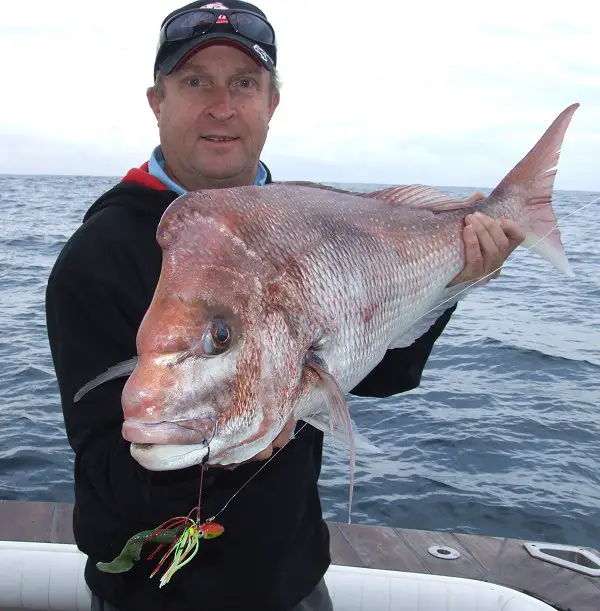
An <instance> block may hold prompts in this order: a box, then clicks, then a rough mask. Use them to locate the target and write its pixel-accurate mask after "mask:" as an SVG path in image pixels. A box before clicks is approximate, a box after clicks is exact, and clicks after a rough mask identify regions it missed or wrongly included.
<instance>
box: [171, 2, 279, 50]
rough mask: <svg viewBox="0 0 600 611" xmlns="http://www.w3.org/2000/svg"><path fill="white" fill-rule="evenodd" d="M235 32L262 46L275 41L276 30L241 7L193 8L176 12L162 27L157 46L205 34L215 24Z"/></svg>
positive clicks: (258, 16)
mask: <svg viewBox="0 0 600 611" xmlns="http://www.w3.org/2000/svg"><path fill="white" fill-rule="evenodd" d="M227 24H229V26H230V27H231V29H233V30H234V31H235V32H236V33H237V34H239V35H240V36H243V37H244V38H249V39H250V40H252V41H254V42H259V43H262V44H265V45H274V44H275V31H274V30H273V27H272V26H271V24H270V23H269V22H268V21H267V20H266V19H263V18H262V17H261V16H260V15H257V14H256V13H252V12H250V11H244V10H229V9H227V10H225V9H223V10H221V9H201V8H200V9H195V10H192V11H187V12H185V13H180V14H179V15H175V16H174V17H173V18H172V19H170V20H169V21H168V22H167V23H165V25H164V26H163V27H162V29H161V31H160V37H159V46H162V45H163V44H165V43H169V42H177V41H181V40H188V39H190V38H194V37H196V36H203V35H205V34H208V32H210V31H211V30H212V29H213V28H214V27H215V26H217V25H219V26H221V25H227Z"/></svg>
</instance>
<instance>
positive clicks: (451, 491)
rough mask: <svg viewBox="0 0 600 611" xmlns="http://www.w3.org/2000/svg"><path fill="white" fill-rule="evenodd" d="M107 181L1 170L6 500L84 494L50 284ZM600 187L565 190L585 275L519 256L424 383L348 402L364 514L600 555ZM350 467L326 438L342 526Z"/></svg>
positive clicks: (477, 298) (326, 489) (335, 516)
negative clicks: (356, 434) (53, 340)
mask: <svg viewBox="0 0 600 611" xmlns="http://www.w3.org/2000/svg"><path fill="white" fill-rule="evenodd" d="M112 184H114V179H110V178H91V177H64V176H0V210H1V215H2V233H1V235H0V329H1V333H0V498H2V499H23V500H39V501H68V502H69V501H72V500H73V493H72V465H73V457H72V453H71V450H70V448H69V446H68V443H67V440H66V436H65V433H64V429H63V423H62V416H61V410H60V405H59V398H58V391H57V385H56V381H55V378H54V371H53V367H52V361H51V358H50V352H49V348H48V343H47V338H46V330H45V318H44V290H45V285H46V280H47V277H48V274H49V271H50V268H51V266H52V265H53V263H54V260H55V258H56V256H57V255H58V253H59V251H60V249H61V248H62V245H63V244H64V243H65V241H66V239H67V238H68V237H69V236H70V234H71V233H72V232H73V231H74V230H75V229H76V228H77V226H78V225H79V223H80V222H81V219H82V217H83V214H84V212H85V210H86V209H87V208H88V206H89V205H90V204H91V203H92V202H93V200H94V199H95V198H96V197H97V196H98V195H99V194H100V193H102V192H103V191H104V190H105V189H107V188H109V187H110V186H112ZM346 186H348V185H346ZM353 187H354V188H356V189H367V188H368V187H369V186H367V185H354V186H353ZM444 190H445V191H448V192H449V193H454V194H456V195H461V196H464V195H466V194H467V193H469V192H471V191H472V190H469V189H444ZM597 197H599V194H596V193H586V192H573V191H571V192H557V193H556V196H555V210H556V213H557V216H558V218H559V225H560V227H561V230H562V235H563V241H564V243H565V245H566V250H567V253H568V255H569V258H570V261H571V263H572V266H573V269H574V271H575V273H576V277H575V278H574V279H569V278H566V277H564V276H562V275H561V274H560V273H559V272H557V271H555V270H554V269H553V268H552V267H551V266H550V265H549V264H548V263H547V262H545V261H543V260H541V259H540V258H538V257H537V256H536V255H534V254H532V253H530V252H527V251H525V250H519V251H517V252H515V253H514V254H513V256H512V258H511V260H510V262H509V263H508V264H507V265H506V266H505V269H504V271H503V273H502V275H501V276H500V278H498V279H497V280H495V281H493V282H492V283H490V284H489V285H488V286H487V287H485V288H484V289H482V290H480V291H478V292H475V293H474V294H472V295H470V296H469V297H468V298H467V299H466V300H465V301H463V302H462V303H461V304H460V305H459V308H458V311H457V312H456V313H455V315H454V316H453V318H452V321H451V323H450V324H449V326H448V327H447V329H446V331H445V333H444V334H443V335H442V337H441V338H440V340H439V342H438V343H437V345H436V347H435V349H434V351H433V354H432V356H431V358H430V360H429V362H428V365H427V367H426V370H425V372H424V375H423V379H422V383H421V386H420V387H419V388H418V389H415V390H414V391H411V392H409V393H405V394H402V395H398V396H395V397H391V398H388V399H384V400H380V399H358V398H353V399H351V400H350V404H351V410H352V413H353V417H354V419H355V421H356V424H357V426H358V428H359V430H360V432H361V434H362V435H363V436H364V437H366V438H367V439H368V440H369V441H370V442H371V443H372V444H374V445H375V446H377V447H378V448H379V451H378V452H377V453H375V452H371V451H368V450H365V451H363V452H361V453H360V454H359V456H358V457H357V474H356V486H355V490H354V504H353V521H354V522H356V523H363V524H383V525H389V526H395V527H409V528H421V529H429V530H453V531H459V532H468V533H480V534H488V535H496V536H509V537H519V538H523V539H536V540H546V541H554V542H560V543H571V544H577V545H591V546H592V547H595V548H597V549H600V475H599V471H600V470H599V468H598V466H599V465H600V249H599V247H598V229H597V227H598V222H597V219H598V217H599V216H600V215H599V212H600V203H594V202H595V198H597ZM348 476H349V471H348V459H347V454H346V452H345V450H344V448H337V447H336V448H331V447H327V449H326V453H325V457H324V468H323V475H322V478H321V491H322V499H323V506H324V509H325V514H326V517H327V518H328V519H331V520H340V521H345V520H347V509H348V507H347V501H348V481H349V477H348Z"/></svg>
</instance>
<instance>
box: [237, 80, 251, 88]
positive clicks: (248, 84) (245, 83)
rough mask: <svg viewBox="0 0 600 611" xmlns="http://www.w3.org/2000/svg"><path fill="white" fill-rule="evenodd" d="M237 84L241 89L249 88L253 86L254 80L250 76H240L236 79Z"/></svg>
mask: <svg viewBox="0 0 600 611" xmlns="http://www.w3.org/2000/svg"><path fill="white" fill-rule="evenodd" d="M237 84H238V86H239V87H241V88H242V89H250V88H251V87H253V86H254V81H253V80H252V79H250V78H241V79H239V80H238V82H237Z"/></svg>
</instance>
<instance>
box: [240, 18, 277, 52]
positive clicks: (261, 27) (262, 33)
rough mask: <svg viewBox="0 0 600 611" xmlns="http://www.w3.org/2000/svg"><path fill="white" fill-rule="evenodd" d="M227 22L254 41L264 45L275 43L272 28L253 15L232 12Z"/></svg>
mask: <svg viewBox="0 0 600 611" xmlns="http://www.w3.org/2000/svg"><path fill="white" fill-rule="evenodd" d="M229 22H230V23H231V25H232V26H233V28H234V29H235V30H236V31H237V32H238V33H239V34H241V35H242V36H246V37H247V38H250V39H251V40H254V41H256V42H262V43H263V44H265V45H273V44H275V36H274V34H273V30H272V29H271V28H270V27H269V25H268V24H267V23H266V22H264V21H263V20H262V19H259V18H258V17H255V16H254V15H249V14H248V13H233V14H232V15H230V16H229Z"/></svg>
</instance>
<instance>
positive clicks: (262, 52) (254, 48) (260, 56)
mask: <svg viewBox="0 0 600 611" xmlns="http://www.w3.org/2000/svg"><path fill="white" fill-rule="evenodd" d="M219 40H222V41H224V42H228V43H230V44H232V43H233V44H234V45H235V46H239V47H240V48H241V50H243V51H245V52H246V53H248V54H249V55H250V56H251V57H252V58H254V59H255V60H256V61H257V62H258V63H259V64H261V65H262V66H264V67H265V68H266V69H267V70H269V71H271V72H272V71H273V69H274V68H275V64H274V63H273V59H272V58H271V56H270V55H269V52H268V51H267V50H266V49H265V48H264V47H263V46H262V45H259V44H258V43H255V42H253V41H251V40H248V39H247V38H244V37H243V36H239V35H238V34H230V33H228V32H227V33H226V32H215V33H214V34H207V35H205V36H202V37H199V38H196V39H192V40H186V41H185V42H182V43H181V44H180V45H177V46H176V47H174V48H173V49H172V50H171V51H170V52H169V53H167V54H166V56H165V58H164V59H163V60H161V61H160V63H159V64H158V66H157V71H158V72H160V73H161V74H171V72H173V71H174V70H175V69H176V68H177V67H178V66H179V64H180V63H181V62H182V61H183V60H184V59H185V57H187V56H188V55H190V54H191V53H192V52H195V51H197V50H200V49H201V48H202V47H206V46H208V45H210V44H215V43H217V42H218V41H219Z"/></svg>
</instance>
